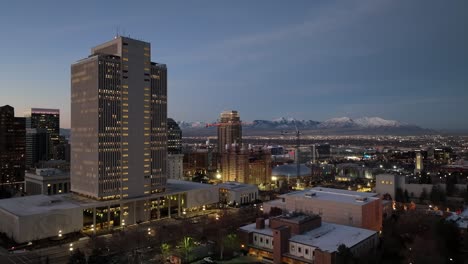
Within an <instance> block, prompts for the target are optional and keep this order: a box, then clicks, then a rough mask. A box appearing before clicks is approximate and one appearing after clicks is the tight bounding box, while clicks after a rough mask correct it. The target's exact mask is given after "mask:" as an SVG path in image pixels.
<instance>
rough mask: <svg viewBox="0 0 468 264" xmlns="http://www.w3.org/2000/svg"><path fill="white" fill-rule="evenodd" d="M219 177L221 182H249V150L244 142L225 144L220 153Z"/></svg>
mask: <svg viewBox="0 0 468 264" xmlns="http://www.w3.org/2000/svg"><path fill="white" fill-rule="evenodd" d="M221 179H222V181H223V182H228V181H234V182H240V183H248V182H249V150H248V148H247V146H245V145H244V144H230V145H226V148H225V150H224V152H223V153H222V154H221Z"/></svg>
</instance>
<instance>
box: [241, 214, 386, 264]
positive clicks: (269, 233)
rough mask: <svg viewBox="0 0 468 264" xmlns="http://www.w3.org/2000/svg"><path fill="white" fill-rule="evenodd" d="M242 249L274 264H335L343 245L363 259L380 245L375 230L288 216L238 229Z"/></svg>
mask: <svg viewBox="0 0 468 264" xmlns="http://www.w3.org/2000/svg"><path fill="white" fill-rule="evenodd" d="M238 233H239V238H240V240H241V243H242V244H241V247H243V248H246V249H247V250H248V252H249V255H252V256H256V257H257V258H260V259H262V260H263V261H266V262H268V263H274V264H283V263H288V264H300V263H309V264H333V263H336V253H337V252H338V247H339V246H340V245H345V246H346V247H347V248H349V249H350V251H351V252H352V254H353V255H354V256H360V255H364V254H366V253H368V252H369V251H371V250H373V249H374V248H376V247H377V245H378V240H379V238H378V233H377V232H376V231H373V230H368V229H363V228H356V227H351V226H346V225H339V224H333V223H328V222H322V218H321V217H320V216H318V215H305V214H288V215H281V216H277V217H272V218H270V219H268V220H264V219H263V218H258V219H257V221H256V223H253V224H249V225H246V226H242V227H240V228H239V231H238Z"/></svg>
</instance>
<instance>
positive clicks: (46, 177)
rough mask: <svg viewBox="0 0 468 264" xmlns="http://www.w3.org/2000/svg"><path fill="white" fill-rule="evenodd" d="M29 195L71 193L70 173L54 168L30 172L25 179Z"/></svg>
mask: <svg viewBox="0 0 468 264" xmlns="http://www.w3.org/2000/svg"><path fill="white" fill-rule="evenodd" d="M24 181H25V193H26V194H27V195H38V194H44V195H55V194H63V193H68V192H69V191H70V173H69V172H66V171H61V170H59V169H54V168H44V169H35V170H33V171H28V172H26V174H25V177H24Z"/></svg>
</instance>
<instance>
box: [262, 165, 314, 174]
mask: <svg viewBox="0 0 468 264" xmlns="http://www.w3.org/2000/svg"><path fill="white" fill-rule="evenodd" d="M311 173H312V170H311V169H310V168H309V167H307V166H306V165H305V164H300V167H299V175H300V176H310V175H311ZM271 175H272V176H288V177H296V176H297V164H284V165H279V166H276V167H273V170H272V172H271Z"/></svg>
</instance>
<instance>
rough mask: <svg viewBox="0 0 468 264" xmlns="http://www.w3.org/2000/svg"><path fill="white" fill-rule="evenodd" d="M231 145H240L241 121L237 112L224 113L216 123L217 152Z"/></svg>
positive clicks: (221, 151)
mask: <svg viewBox="0 0 468 264" xmlns="http://www.w3.org/2000/svg"><path fill="white" fill-rule="evenodd" d="M233 143H237V144H242V124H241V120H240V117H239V113H238V112H237V111H224V112H222V113H221V118H220V119H219V123H218V152H219V153H223V152H224V150H225V147H226V145H230V144H233Z"/></svg>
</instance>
